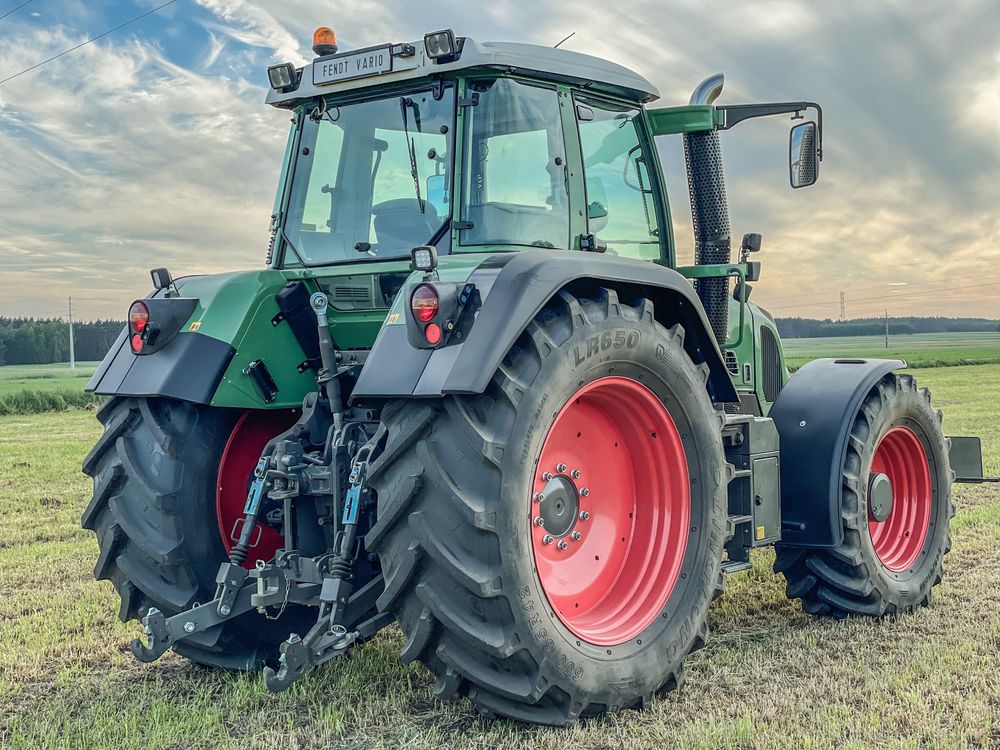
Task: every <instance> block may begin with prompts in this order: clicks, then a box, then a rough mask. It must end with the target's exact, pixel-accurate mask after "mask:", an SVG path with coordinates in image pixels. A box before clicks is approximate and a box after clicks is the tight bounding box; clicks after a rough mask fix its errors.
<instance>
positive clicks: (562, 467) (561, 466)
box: [556, 464, 566, 474]
mask: <svg viewBox="0 0 1000 750" xmlns="http://www.w3.org/2000/svg"><path fill="white" fill-rule="evenodd" d="M556 471H558V472H559V473H560V474H562V473H563V472H565V471H566V464H556Z"/></svg>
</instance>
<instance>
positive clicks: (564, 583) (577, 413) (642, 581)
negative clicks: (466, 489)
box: [530, 376, 693, 646]
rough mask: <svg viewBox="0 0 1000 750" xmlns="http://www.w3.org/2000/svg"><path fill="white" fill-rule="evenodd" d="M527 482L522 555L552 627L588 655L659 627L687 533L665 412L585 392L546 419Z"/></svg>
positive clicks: (685, 502) (637, 398)
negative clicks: (554, 621)
mask: <svg viewBox="0 0 1000 750" xmlns="http://www.w3.org/2000/svg"><path fill="white" fill-rule="evenodd" d="M532 479H533V481H532V485H531V492H532V496H531V499H530V506H531V507H530V512H531V524H530V534H531V548H532V553H533V556H534V562H535V568H536V571H537V574H538V579H539V582H540V583H541V586H542V589H543V591H544V592H545V596H546V598H547V599H548V602H549V604H550V606H551V607H552V609H553V611H554V613H555V614H556V616H557V617H558V618H559V619H560V620H561V621H562V623H563V624H564V625H565V626H566V627H567V629H569V630H570V632H572V633H573V634H575V635H576V636H577V637H578V638H580V639H581V640H585V641H587V642H588V643H591V644H595V645H607V646H612V645H617V644H621V643H625V642H627V641H629V640H631V639H633V638H635V637H636V636H638V635H640V634H641V633H642V632H643V631H644V630H645V629H646V628H647V627H649V625H650V624H651V623H652V622H653V621H655V620H656V619H657V618H658V617H661V616H663V612H664V606H665V605H666V602H667V600H668V599H669V597H670V594H671V592H672V590H673V588H674V585H675V583H676V582H677V579H678V578H679V577H680V571H681V567H682V564H683V560H684V553H685V550H686V547H687V539H688V535H689V533H690V532H691V531H693V529H692V528H691V526H690V522H689V521H690V514H691V494H690V478H689V475H688V468H687V459H686V456H685V453H684V446H683V443H682V440H681V435H680V431H679V430H678V429H677V425H676V424H675V423H674V420H673V418H672V417H671V416H670V413H669V412H668V411H667V409H666V407H665V406H664V405H663V402H662V401H661V400H660V399H659V397H657V395H656V394H655V393H653V392H652V391H651V390H650V389H649V388H647V387H646V386H644V385H643V384H642V383H639V382H638V381H635V380H631V379H628V378H623V377H617V376H609V377H604V378H599V379H598V380H595V381H593V382H591V383H588V384H587V385H585V386H583V387H582V388H581V389H580V390H579V391H577V392H576V393H575V394H574V395H573V396H572V397H571V398H570V399H569V400H568V401H567V402H566V403H565V405H564V406H563V408H562V409H561V410H560V412H559V413H558V414H557V415H556V418H555V420H554V422H553V423H552V426H551V427H550V428H549V431H548V433H547V435H546V437H545V440H544V442H543V445H542V448H541V452H540V454H539V457H538V462H537V464H536V466H535V471H534V476H533V478H532Z"/></svg>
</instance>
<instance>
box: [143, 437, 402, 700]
mask: <svg viewBox="0 0 1000 750" xmlns="http://www.w3.org/2000/svg"><path fill="white" fill-rule="evenodd" d="M371 453H372V448H371V447H369V446H367V445H366V446H364V447H363V448H362V449H361V450H360V451H359V452H358V456H357V460H356V461H355V462H354V464H353V466H352V470H351V474H350V479H349V482H350V487H349V489H348V491H347V493H346V495H347V496H346V498H345V503H344V508H343V515H342V518H341V533H340V535H339V536H338V538H337V543H336V545H335V548H336V552H335V553H334V554H326V555H321V556H319V557H315V558H310V557H302V556H301V555H300V554H299V553H298V552H296V551H294V550H293V551H286V550H279V551H278V553H277V554H276V555H275V558H274V560H273V561H272V562H270V563H266V564H265V563H264V562H263V561H262V560H258V561H257V563H256V567H255V568H254V569H253V570H247V569H245V568H244V567H243V566H242V565H241V564H238V563H237V562H234V561H233V560H229V561H227V562H224V563H222V564H221V565H220V566H219V571H218V574H217V576H216V582H217V584H218V586H217V589H216V596H215V599H213V600H212V601H210V602H207V603H205V604H195V605H194V606H193V607H192V608H191V609H189V610H187V611H184V612H180V613H178V614H176V615H173V616H172V617H167V616H166V615H165V614H164V613H163V612H161V611H160V610H159V609H157V608H155V607H151V608H150V609H149V610H148V612H147V613H146V615H145V616H144V617H143V618H142V624H143V630H144V633H145V635H146V644H143V643H142V641H140V640H139V639H135V640H133V641H132V642H131V644H130V646H131V649H132V653H133V654H134V655H135V657H136V659H138V660H139V661H142V662H147V663H148V662H152V661H155V660H157V659H159V658H160V657H161V656H162V655H163V654H164V653H166V651H167V650H168V649H171V648H174V647H176V646H177V645H178V644H179V643H189V644H191V645H192V646H195V647H199V646H200V647H203V648H211V647H212V646H214V645H215V644H216V643H217V641H218V639H219V637H220V636H221V633H222V625H223V624H224V623H225V622H227V621H228V620H231V619H233V618H236V617H239V616H241V615H243V614H246V613H247V612H249V611H250V610H252V609H256V610H257V611H258V612H260V613H261V614H262V615H264V616H265V617H268V618H269V619H277V617H280V615H281V614H282V613H283V612H284V610H285V608H286V607H287V605H288V604H290V603H291V604H301V605H306V606H313V607H316V606H318V607H319V616H318V617H317V621H316V624H315V625H313V627H312V628H310V630H309V632H308V633H307V634H306V635H305V636H304V637H301V636H299V635H298V634H297V633H292V634H291V635H289V637H288V639H287V640H285V641H284V642H283V643H282V644H281V646H280V647H279V659H278V662H279V667H278V669H277V670H274V669H272V668H271V667H265V668H264V683H265V685H266V686H267V688H268V690H270V691H272V692H280V691H282V690H284V689H286V688H287V687H289V686H290V685H291V684H292V683H293V682H295V680H297V679H298V678H299V677H301V676H302V675H303V674H305V672H306V671H307V670H308V669H309V668H310V667H314V666H318V665H320V664H323V663H325V662H327V661H329V660H330V659H333V658H334V657H336V656H340V655H341V654H343V653H345V652H346V651H347V649H348V648H349V647H350V646H351V645H352V644H353V643H355V642H356V641H357V640H359V639H366V638H370V637H371V636H372V635H374V634H375V633H376V632H378V630H379V629H381V628H382V627H383V626H384V625H386V624H388V622H389V620H391V617H390V616H389V615H385V614H382V615H377V616H375V617H371V618H369V619H368V620H365V621H363V622H358V620H359V619H360V618H359V617H357V616H356V615H358V614H361V613H365V612H367V611H369V610H370V609H371V607H372V606H373V605H374V603H375V600H376V599H377V597H378V594H379V593H380V592H381V589H380V584H381V581H372V582H370V583H369V584H367V585H366V586H364V587H362V589H360V590H359V591H358V592H356V593H355V592H354V587H353V584H352V582H351V577H352V571H353V557H354V548H355V538H356V530H357V520H358V510H359V506H360V501H361V496H362V493H363V492H364V491H365V490H364V482H365V477H366V472H367V464H368V460H369V458H370V456H371ZM259 469H260V467H258V472H257V478H256V479H255V481H254V482H253V483H252V485H251V488H250V493H249V496H248V498H247V510H248V511H250V510H253V511H256V506H257V504H258V503H259V500H260V495H261V493H262V490H263V481H262V475H261V472H260V471H259ZM352 594H353V595H352ZM268 607H278V608H279V609H278V613H277V614H276V615H270V614H269V613H268V611H267V609H266V608H268ZM345 615H346V617H345ZM345 621H347V622H353V623H357V626H356V628H355V629H354V630H351V631H349V630H348V629H347V627H345V625H344V622H345Z"/></svg>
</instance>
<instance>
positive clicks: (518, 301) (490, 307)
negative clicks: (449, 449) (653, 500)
mask: <svg viewBox="0 0 1000 750" xmlns="http://www.w3.org/2000/svg"><path fill="white" fill-rule="evenodd" d="M584 280H589V281H593V282H595V283H596V284H598V285H600V286H605V287H610V288H613V289H615V290H616V291H617V292H618V293H619V294H621V295H631V296H643V297H646V298H647V299H650V300H652V302H653V307H654V312H655V315H656V317H657V319H658V320H659V321H660V322H661V323H664V324H665V325H672V324H674V323H680V324H681V325H683V326H684V330H685V340H684V346H685V349H687V351H688V352H689V354H690V355H691V357H692V359H693V360H694V361H695V362H696V363H701V362H706V363H708V366H709V369H710V374H709V379H708V390H709V393H710V395H711V396H712V399H713V400H714V401H716V402H735V401H738V400H739V398H738V396H737V394H736V389H735V388H734V386H733V383H732V380H731V379H730V376H729V373H728V371H727V370H726V366H725V362H724V360H723V357H722V352H721V351H720V350H719V346H718V344H717V342H716V341H715V338H714V336H713V335H712V332H711V327H710V325H709V322H708V319H707V317H706V316H705V311H704V309H703V308H702V306H701V302H700V301H699V300H698V296H697V294H696V292H695V290H694V288H693V287H692V285H691V283H690V282H689V281H688V280H687V279H685V278H684V277H683V276H681V275H680V274H679V273H677V272H676V271H674V270H673V269H670V268H665V267H663V266H658V265H655V264H653V263H648V262H642V261H635V260H629V259H626V258H617V257H612V256H604V255H594V254H590V253H582V252H570V251H558V250H545V251H539V252H519V253H503V254H498V255H495V256H492V257H491V258H489V259H488V260H486V261H485V262H484V263H483V264H482V265H480V266H479V267H478V268H477V269H476V270H475V272H473V274H472V276H471V277H470V278H469V281H470V282H472V283H473V284H475V285H476V288H477V289H478V290H479V293H480V295H481V297H482V299H483V306H482V308H481V309H480V310H479V312H478V313H477V315H476V321H475V323H474V324H473V326H472V330H471V331H470V332H469V335H468V337H467V338H466V340H465V341H462V342H459V343H455V344H451V345H449V346H445V347H444V348H441V349H437V350H430V349H417V348H414V347H413V346H412V345H411V344H410V343H409V342H408V341H407V336H406V326H404V325H387V326H384V327H383V328H382V331H381V332H380V333H379V336H378V338H377V339H376V341H375V345H374V347H373V348H372V352H371V355H370V356H369V358H368V362H367V363H366V365H365V368H364V370H362V372H361V376H360V378H359V379H358V383H357V385H356V386H355V388H354V392H353V394H352V398H353V399H384V398H399V397H411V396H417V397H421V396H423V397H435V396H436V397H440V396H443V395H446V394H463V393H464V394H470V393H482V392H483V391H484V390H485V389H486V386H487V384H488V383H489V381H490V378H492V377H493V374H494V373H495V372H496V371H497V368H498V367H499V365H500V361H501V359H503V356H504V355H505V354H506V353H507V352H508V351H509V350H510V348H511V346H513V344H514V342H515V340H516V339H517V337H518V336H519V335H520V334H521V332H522V331H523V330H524V329H525V327H527V325H528V323H529V322H531V320H532V319H533V318H534V317H535V315H537V314H538V312H539V311H540V310H541V309H542V307H544V305H545V303H546V302H548V301H549V300H550V299H551V298H552V297H553V296H554V295H555V294H557V293H558V292H559V290H560V289H562V288H563V287H565V286H567V285H569V284H572V283H574V282H580V281H584Z"/></svg>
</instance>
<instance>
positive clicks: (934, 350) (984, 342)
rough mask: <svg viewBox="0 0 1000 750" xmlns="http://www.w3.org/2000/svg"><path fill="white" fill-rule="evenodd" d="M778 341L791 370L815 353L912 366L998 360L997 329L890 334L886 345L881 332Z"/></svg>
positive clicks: (948, 365) (820, 355)
mask: <svg viewBox="0 0 1000 750" xmlns="http://www.w3.org/2000/svg"><path fill="white" fill-rule="evenodd" d="M781 343H782V346H783V348H784V351H785V361H786V364H787V365H788V366H789V368H791V369H793V370H796V369H798V368H799V367H801V366H802V365H804V364H805V363H806V362H808V361H809V360H812V359H816V358H818V357H853V358H864V357H871V358H882V359H904V360H906V362H907V364H909V365H910V367H914V368H931V367H955V366H961V365H983V364H996V363H1000V332H996V333H921V334H912V335H909V336H890V337H889V346H888V348H886V346H885V339H884V338H883V337H881V336H839V337H829V338H806V339H792V338H786V339H782V341H781Z"/></svg>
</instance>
